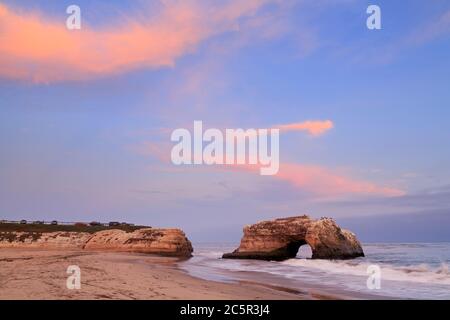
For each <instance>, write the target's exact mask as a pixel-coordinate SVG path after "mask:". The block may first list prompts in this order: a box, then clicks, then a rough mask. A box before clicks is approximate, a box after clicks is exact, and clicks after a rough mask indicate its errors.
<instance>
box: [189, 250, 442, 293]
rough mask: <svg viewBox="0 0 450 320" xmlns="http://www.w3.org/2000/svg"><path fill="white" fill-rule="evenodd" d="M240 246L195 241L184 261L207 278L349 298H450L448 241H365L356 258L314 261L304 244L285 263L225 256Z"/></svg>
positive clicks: (198, 275) (193, 274) (191, 269)
mask: <svg viewBox="0 0 450 320" xmlns="http://www.w3.org/2000/svg"><path fill="white" fill-rule="evenodd" d="M236 247H237V245H235V244H211V243H209V244H207V243H197V244H195V245H194V248H195V252H194V257H193V258H191V259H189V260H187V261H185V262H183V263H181V264H180V266H181V268H182V269H184V270H185V271H186V272H188V273H189V274H191V275H192V276H195V277H199V278H203V279H207V280H215V281H223V282H238V281H251V282H261V281H263V282H264V284H266V285H272V286H277V287H283V288H289V289H293V290H298V291H299V292H302V291H305V290H310V291H311V290H318V291H320V292H322V293H329V294H335V295H337V296H344V297H348V298H367V299H372V298H374V299H377V298H382V299H383V298H388V299H399V298H400V299H450V271H449V269H448V266H449V264H450V243H366V244H363V249H364V253H365V255H366V256H365V257H362V258H356V259H352V260H312V259H310V257H311V250H310V248H309V246H306V245H305V246H302V247H301V248H300V250H299V252H298V254H297V257H296V258H294V259H289V260H285V261H282V262H275V261H258V260H229V259H221V256H222V254H223V253H224V252H231V251H233V250H234V249H235V248H236ZM373 265H376V266H378V267H379V270H380V276H379V286H373V285H368V284H367V283H368V278H369V276H370V274H368V267H369V266H373ZM369 282H370V283H371V284H373V281H369Z"/></svg>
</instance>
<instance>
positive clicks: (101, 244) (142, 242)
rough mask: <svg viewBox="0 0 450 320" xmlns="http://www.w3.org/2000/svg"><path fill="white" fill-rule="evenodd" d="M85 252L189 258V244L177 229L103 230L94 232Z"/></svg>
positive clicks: (190, 253) (182, 233)
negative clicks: (99, 251)
mask: <svg viewBox="0 0 450 320" xmlns="http://www.w3.org/2000/svg"><path fill="white" fill-rule="evenodd" d="M84 248H85V249H86V250H112V251H131V252H142V253H151V254H158V255H164V256H179V257H180V256H181V257H190V256H191V255H192V251H193V249H192V245H191V242H190V241H189V240H188V239H187V238H186V236H185V234H184V232H183V231H181V230H179V229H153V228H145V229H139V230H136V231H133V232H125V231H122V230H105V231H99V232H96V233H95V234H94V235H93V236H92V237H91V238H90V239H89V241H87V243H86V245H85V246H84Z"/></svg>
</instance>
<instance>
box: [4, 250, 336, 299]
mask: <svg viewBox="0 0 450 320" xmlns="http://www.w3.org/2000/svg"><path fill="white" fill-rule="evenodd" d="M177 262H178V260H177V259H176V258H165V257H156V256H150V255H144V254H135V253H116V252H86V251H63V250H58V251H48V250H45V251H44V250H21V249H1V250H0V299H164V300H166V299H230V300H236V299H248V300H254V299H270V300H276V299H314V298H316V299H317V298H324V299H326V298H329V297H327V296H324V297H317V296H312V295H311V294H309V293H307V292H302V291H296V290H290V289H286V288H282V287H274V286H267V285H264V284H262V283H260V282H244V281H243V282H238V283H222V282H216V281H209V280H203V279H198V278H194V277H192V276H190V275H188V274H186V272H184V271H182V270H180V269H178V268H177ZM71 265H76V266H79V267H80V270H81V288H80V289H78V290H77V289H68V288H67V285H66V282H67V278H68V277H69V276H70V275H69V274H67V268H68V266H71Z"/></svg>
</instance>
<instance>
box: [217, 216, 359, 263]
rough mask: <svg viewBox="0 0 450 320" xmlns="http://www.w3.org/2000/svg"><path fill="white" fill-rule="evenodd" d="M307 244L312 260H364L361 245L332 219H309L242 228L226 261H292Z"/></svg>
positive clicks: (277, 221) (259, 224)
mask: <svg viewBox="0 0 450 320" xmlns="http://www.w3.org/2000/svg"><path fill="white" fill-rule="evenodd" d="M305 244H308V245H309V246H310V247H311V250H312V258H313V259H351V258H356V257H361V256H364V252H363V250H362V247H361V244H360V243H359V241H358V239H357V238H356V236H355V235H354V234H353V233H351V232H350V231H348V230H343V229H341V228H340V227H339V226H338V225H337V224H336V223H335V222H334V220H333V219H330V218H321V219H319V220H314V219H311V218H310V217H308V216H299V217H290V218H282V219H276V220H270V221H262V222H259V223H256V224H253V225H249V226H245V227H244V236H243V237H242V239H241V244H240V245H239V248H237V249H236V250H235V251H233V252H232V253H225V254H224V255H223V258H228V259H260V260H278V261H279V260H285V259H290V258H294V257H295V256H296V255H297V252H298V249H299V248H300V246H302V245H305Z"/></svg>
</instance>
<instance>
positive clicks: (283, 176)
mask: <svg viewBox="0 0 450 320" xmlns="http://www.w3.org/2000/svg"><path fill="white" fill-rule="evenodd" d="M170 150H171V145H170V144H161V143H148V144H143V145H141V147H140V148H139V153H140V154H144V155H146V156H148V155H151V156H153V157H155V158H156V159H158V160H160V161H162V162H163V163H167V164H169V163H171V162H170V157H169V156H168V155H169V154H170ZM178 168H179V169H183V168H185V170H186V171H187V170H195V169H205V170H214V171H220V170H223V171H230V170H232V171H235V172H243V173H245V172H247V173H252V174H255V175H259V174H260V165H213V166H208V165H201V166H186V167H183V166H181V167H178ZM264 178H265V179H276V180H280V181H285V182H286V183H289V184H290V185H291V186H292V187H294V188H296V189H298V190H299V191H303V192H307V193H310V194H311V195H312V196H314V197H319V198H339V197H344V196H384V197H397V196H402V195H405V194H406V193H405V191H403V190H401V189H398V188H395V187H391V186H382V185H378V184H375V183H373V182H370V181H366V180H362V179H355V178H352V177H350V176H348V175H345V174H342V173H339V172H336V171H335V170H332V169H329V168H326V167H323V166H319V165H302V164H296V163H280V168H279V171H278V173H277V174H276V175H272V176H265V177H264Z"/></svg>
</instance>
